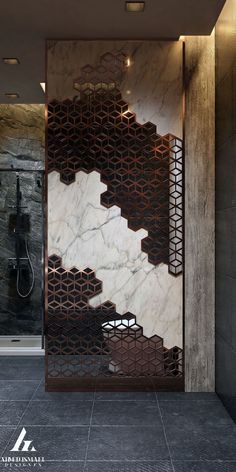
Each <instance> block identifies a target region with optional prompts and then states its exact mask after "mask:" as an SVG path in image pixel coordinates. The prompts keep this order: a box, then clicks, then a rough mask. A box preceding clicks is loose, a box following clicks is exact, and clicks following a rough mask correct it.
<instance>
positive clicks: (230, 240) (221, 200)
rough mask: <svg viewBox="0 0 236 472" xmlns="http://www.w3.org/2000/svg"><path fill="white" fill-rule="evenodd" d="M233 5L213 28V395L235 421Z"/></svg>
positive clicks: (235, 49)
mask: <svg viewBox="0 0 236 472" xmlns="http://www.w3.org/2000/svg"><path fill="white" fill-rule="evenodd" d="M235 24H236V3H235V1H234V0H228V1H227V2H226V5H225V7H224V9H223V12H222V14H221V16H220V18H219V21H218V23H217V26H216V81H217V87H216V391H217V393H218V394H219V395H220V397H221V399H222V400H223V402H224V404H225V405H226V407H227V408H228V410H229V412H230V413H231V415H232V416H233V418H234V419H235V421H236V30H235Z"/></svg>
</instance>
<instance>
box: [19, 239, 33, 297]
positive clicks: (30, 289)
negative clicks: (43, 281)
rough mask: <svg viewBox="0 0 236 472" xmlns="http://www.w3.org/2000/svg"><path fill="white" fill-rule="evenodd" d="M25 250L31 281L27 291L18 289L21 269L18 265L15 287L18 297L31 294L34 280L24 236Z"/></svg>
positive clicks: (26, 241)
mask: <svg viewBox="0 0 236 472" xmlns="http://www.w3.org/2000/svg"><path fill="white" fill-rule="evenodd" d="M25 250H26V255H27V260H28V264H29V267H30V272H31V274H32V282H31V285H30V288H29V290H28V292H27V293H22V292H21V291H20V271H21V269H20V267H18V269H17V276H16V289H17V293H18V295H19V297H21V298H27V297H29V295H30V294H31V292H32V290H33V288H34V282H35V275H34V268H33V264H32V261H31V258H30V255H29V248H28V240H27V236H25Z"/></svg>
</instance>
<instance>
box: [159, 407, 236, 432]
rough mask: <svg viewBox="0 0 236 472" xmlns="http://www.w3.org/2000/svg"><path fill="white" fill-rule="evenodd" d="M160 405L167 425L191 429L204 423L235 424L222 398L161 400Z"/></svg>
mask: <svg viewBox="0 0 236 472" xmlns="http://www.w3.org/2000/svg"><path fill="white" fill-rule="evenodd" d="M159 405H160V410H161V415H162V418H163V421H164V424H165V425H172V426H179V428H186V429H189V428H195V426H198V425H199V426H200V425H202V424H204V425H208V426H211V425H212V426H214V425H215V424H216V425H220V424H221V425H225V424H231V425H232V424H234V423H233V420H232V418H231V417H230V416H229V414H228V413H227V411H226V409H225V408H224V406H223V405H222V403H221V402H220V400H219V401H218V402H207V401H205V402H189V401H186V402H183V401H182V402H180V401H176V402H174V401H160V402H159Z"/></svg>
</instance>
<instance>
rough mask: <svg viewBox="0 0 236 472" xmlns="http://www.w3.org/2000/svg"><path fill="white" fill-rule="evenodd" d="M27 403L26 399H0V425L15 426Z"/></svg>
mask: <svg viewBox="0 0 236 472" xmlns="http://www.w3.org/2000/svg"><path fill="white" fill-rule="evenodd" d="M28 403H29V402H27V401H25V402H24V401H0V425H9V426H10V425H14V426H17V424H18V423H19V421H20V419H21V417H22V415H23V413H24V411H25V410H26V408H27V406H28Z"/></svg>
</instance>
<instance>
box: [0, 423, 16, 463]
mask: <svg viewBox="0 0 236 472" xmlns="http://www.w3.org/2000/svg"><path fill="white" fill-rule="evenodd" d="M14 430H15V428H14V427H13V426H11V427H10V426H1V427H0V455H1V456H2V455H3V452H4V450H5V448H6V446H7V443H8V441H9V439H10V437H11V435H12V434H13V432H14ZM5 471H6V467H5Z"/></svg>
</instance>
